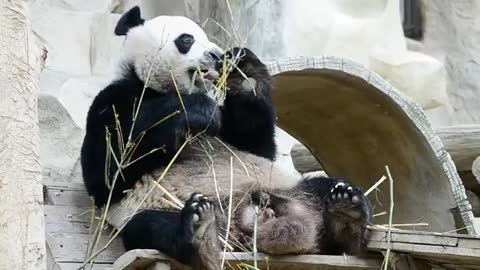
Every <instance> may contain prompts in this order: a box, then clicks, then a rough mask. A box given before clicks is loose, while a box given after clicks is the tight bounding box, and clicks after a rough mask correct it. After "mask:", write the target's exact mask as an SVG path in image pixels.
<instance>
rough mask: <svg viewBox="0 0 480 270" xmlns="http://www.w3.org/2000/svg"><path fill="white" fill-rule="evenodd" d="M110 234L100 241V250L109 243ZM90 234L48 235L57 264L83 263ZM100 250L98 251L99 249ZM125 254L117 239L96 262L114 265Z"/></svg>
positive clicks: (105, 234)
mask: <svg viewBox="0 0 480 270" xmlns="http://www.w3.org/2000/svg"><path fill="white" fill-rule="evenodd" d="M108 234H109V232H108V231H105V232H104V233H103V236H105V237H103V236H102V238H101V239H100V241H99V244H98V248H100V247H103V246H104V244H105V243H106V241H107V236H108ZM88 240H89V235H88V234H63V233H48V234H47V243H48V244H49V246H50V248H51V250H52V254H53V256H54V258H55V261H56V262H57V263H60V262H67V263H68V262H83V261H84V258H85V253H86V250H87V247H88ZM97 250H98V249H97ZM124 252H125V249H124V247H123V244H122V242H121V239H120V238H116V239H115V240H114V241H113V242H112V244H111V245H110V247H109V248H108V249H107V250H105V251H104V252H102V253H101V254H100V255H99V256H98V257H97V259H96V260H95V262H97V263H113V262H114V261H115V260H116V259H117V258H118V257H120V256H121V255H122V254H123V253H124Z"/></svg>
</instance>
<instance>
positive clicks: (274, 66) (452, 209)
mask: <svg viewBox="0 0 480 270" xmlns="http://www.w3.org/2000/svg"><path fill="white" fill-rule="evenodd" d="M268 66H269V69H270V72H271V74H272V75H273V76H274V81H275V90H274V102H275V105H276V109H277V117H278V126H279V127H281V128H282V129H284V130H285V131H287V132H288V133H290V134H291V135H292V136H294V137H295V138H297V139H298V140H299V141H301V142H302V143H303V144H304V145H305V146H307V148H309V149H310V151H311V152H312V154H313V155H315V157H316V158H317V159H318V161H319V162H320V163H321V164H322V167H323V168H324V169H325V170H326V172H327V173H328V174H329V175H331V176H338V177H344V178H347V179H351V180H352V181H354V182H355V183H356V184H358V185H360V186H361V187H362V188H363V189H365V190H366V189H367V188H369V187H370V186H372V185H373V184H374V183H375V182H376V181H377V180H378V179H379V178H380V176H382V175H384V174H385V165H388V166H389V168H390V170H391V172H392V175H393V178H394V179H395V181H394V200H395V210H394V218H393V222H394V223H415V222H427V223H428V224H429V226H428V227H422V228H420V229H421V230H427V231H437V232H446V231H450V230H456V229H460V228H466V229H465V230H464V232H466V233H470V234H475V231H474V228H473V226H472V222H473V214H472V212H471V206H470V204H469V202H468V201H467V197H466V194H465V189H464V187H463V184H462V182H461V180H460V178H459V176H458V174H457V172H456V168H455V165H454V163H453V161H452V160H451V158H450V155H449V154H448V153H447V152H446V151H445V150H444V148H443V145H442V143H441V141H440V140H439V138H438V137H437V136H436V135H435V134H434V132H433V130H432V129H431V127H430V124H429V123H428V121H427V119H426V116H425V115H424V113H423V110H422V109H421V108H420V107H419V106H418V105H417V104H416V103H415V102H413V101H412V100H411V99H409V98H408V97H406V96H405V95H404V94H403V93H401V92H400V91H399V90H397V89H395V88H394V87H392V86H391V85H390V84H389V83H388V82H386V81H385V80H384V79H382V78H381V77H380V76H379V75H377V74H376V73H373V72H371V71H369V70H367V69H366V68H364V67H363V66H360V65H358V64H356V63H353V62H351V61H347V60H344V59H339V58H335V57H321V58H288V59H283V60H277V61H274V62H271V63H269V65H268ZM382 193H383V195H384V196H385V197H386V198H387V199H386V200H385V202H386V204H384V205H383V206H382V205H380V204H378V203H377V204H376V205H375V212H377V213H378V212H381V211H388V207H389V206H388V190H386V189H384V190H383V192H382ZM371 201H373V200H371ZM387 219H388V217H387V215H386V216H383V217H377V218H376V220H375V221H376V223H388V222H387Z"/></svg>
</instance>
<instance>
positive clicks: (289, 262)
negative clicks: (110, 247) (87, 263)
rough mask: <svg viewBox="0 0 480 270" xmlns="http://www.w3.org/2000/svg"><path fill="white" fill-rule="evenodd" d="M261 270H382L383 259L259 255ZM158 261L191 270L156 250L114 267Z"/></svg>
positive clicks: (238, 259)
mask: <svg viewBox="0 0 480 270" xmlns="http://www.w3.org/2000/svg"><path fill="white" fill-rule="evenodd" d="M225 258H226V261H227V262H228V263H229V264H230V265H232V266H235V265H237V264H239V263H247V264H251V265H253V256H252V255H251V254H249V253H244V252H233V253H227V254H226V255H225ZM257 258H258V260H257V262H258V266H259V267H260V269H267V265H268V266H269V268H270V269H276V270H283V269H285V270H286V269H305V270H309V269H326V270H330V269H379V268H380V266H381V265H382V259H381V258H373V259H367V258H365V259H361V258H357V257H353V256H327V255H297V256H268V255H265V254H262V253H259V254H258V256H257ZM155 262H162V263H168V264H169V265H170V269H172V270H183V269H190V268H189V267H186V266H184V265H181V264H178V263H177V262H175V261H173V260H172V259H171V258H169V257H167V256H166V255H163V254H162V253H159V252H158V251H156V250H143V249H137V250H131V251H129V252H127V253H125V254H123V255H122V256H121V257H120V258H118V260H117V261H116V262H115V263H114V264H113V269H114V270H133V269H147V268H148V267H151V266H152V264H153V263H155Z"/></svg>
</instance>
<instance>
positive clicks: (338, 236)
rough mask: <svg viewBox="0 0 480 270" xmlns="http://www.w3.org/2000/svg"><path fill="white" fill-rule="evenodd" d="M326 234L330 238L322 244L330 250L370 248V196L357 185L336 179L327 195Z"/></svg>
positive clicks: (358, 251)
mask: <svg viewBox="0 0 480 270" xmlns="http://www.w3.org/2000/svg"><path fill="white" fill-rule="evenodd" d="M324 202H325V206H326V209H325V211H324V223H325V229H326V230H325V232H324V233H325V234H324V237H325V238H327V239H329V240H330V241H325V240H323V241H322V240H321V241H320V243H321V244H322V243H325V245H324V246H323V247H322V248H321V249H322V251H324V252H326V253H333V254H339V253H344V252H345V253H347V254H351V255H360V254H362V253H364V252H365V251H366V237H367V229H366V226H367V224H368V223H370V222H371V210H370V205H369V202H368V199H367V198H366V197H365V195H364V193H363V192H362V191H361V190H360V189H359V188H358V187H356V186H354V185H352V184H350V183H348V182H345V181H341V180H340V181H336V183H334V184H333V185H332V186H331V188H330V190H329V192H328V194H327V195H326V196H325V198H324Z"/></svg>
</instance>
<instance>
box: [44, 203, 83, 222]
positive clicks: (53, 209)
mask: <svg viewBox="0 0 480 270" xmlns="http://www.w3.org/2000/svg"><path fill="white" fill-rule="evenodd" d="M91 211H92V208H91V207H76V206H64V205H45V206H44V213H45V221H46V222H84V223H90V220H91Z"/></svg>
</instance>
